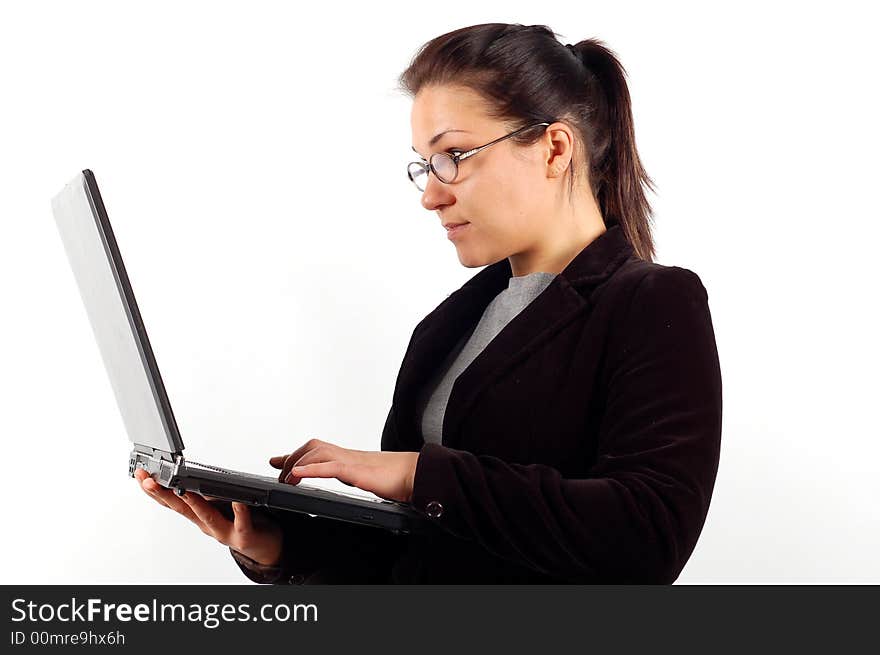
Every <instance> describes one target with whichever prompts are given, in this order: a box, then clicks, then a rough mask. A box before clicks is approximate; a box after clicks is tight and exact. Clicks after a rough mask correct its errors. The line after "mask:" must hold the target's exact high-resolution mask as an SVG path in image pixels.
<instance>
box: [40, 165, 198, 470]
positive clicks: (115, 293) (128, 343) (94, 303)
mask: <svg viewBox="0 0 880 655" xmlns="http://www.w3.org/2000/svg"><path fill="white" fill-rule="evenodd" d="M52 211H53V213H54V214H55V222H56V224H57V225H58V231H59V232H60V233H61V240H62V241H63V242H64V249H65V250H66V251H67V258H68V260H69V262H70V267H71V269H73V274H74V277H75V278H76V282H77V285H78V286H79V291H80V295H81V296H82V300H83V304H85V307H86V312H87V313H88V316H89V321H90V322H91V324H92V331H93V332H94V334H95V340H96V341H97V342H98V348H99V350H100V351H101V356H102V358H103V359H104V367H105V368H106V369H107V375H108V376H109V377H110V384H111V385H112V387H113V392H114V394H115V395H116V403H117V404H118V405H119V411H120V412H121V414H122V420H123V422H124V424H125V429H126V430H127V431H128V438H129V439H130V440H131V442H132V443H134V444H136V445H139V446H149V447H151V448H156V449H158V450H162V451H165V452H168V453H170V454H171V455H177V454H180V452H181V451H182V450H183V440H182V439H181V438H180V433H179V432H178V430H177V423H176V421H175V420H174V414H173V413H172V411H171V404H170V403H169V402H168V396H167V394H166V393H165V385H164V384H163V383H162V377H161V376H160V375H159V369H158V367H157V366H156V360H155V358H154V357H153V350H152V348H151V347H150V341H149V339H148V338H147V331H146V329H145V328H144V324H143V321H142V320H141V315H140V312H139V311H138V307H137V303H136V302H135V298H134V293H133V292H132V290H131V284H130V283H129V280H128V275H127V274H126V272H125V266H124V265H123V263H122V256H121V255H120V253H119V248H118V246H117V245H116V239H115V238H114V236H113V230H112V229H111V227H110V220H109V219H108V217H107V211H106V210H105V208H104V202H103V201H102V200H101V194H100V192H99V191H98V185H97V183H96V182H95V176H94V175H93V174H92V172H91V171H89V170H85V171H83V172H82V173H80V174H79V175H77V176H76V177H75V178H74V179H73V180H71V181H70V183H69V184H68V185H67V186H66V187H64V189H63V190H62V191H61V192H60V193H59V194H58V195H57V196H55V197H54V198H53V199H52Z"/></svg>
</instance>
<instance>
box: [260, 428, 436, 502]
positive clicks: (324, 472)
mask: <svg viewBox="0 0 880 655" xmlns="http://www.w3.org/2000/svg"><path fill="white" fill-rule="evenodd" d="M418 461H419V454H418V453H413V452H406V453H397V452H388V451H381V452H373V451H367V450H350V449H348V448H342V447H340V446H336V445H334V444H332V443H327V442H326V441H320V440H318V439H310V440H309V441H308V442H306V443H305V444H304V445H302V446H300V447H299V448H298V449H297V450H295V451H293V452H292V453H290V454H289V455H278V456H277V457H273V458H272V459H270V460H269V464H271V465H272V466H273V467H275V468H277V469H281V474H280V475H279V476H278V480H279V481H280V482H289V483H290V484H297V483H299V481H300V480H301V479H302V478H336V479H337V480H341V481H342V482H345V483H346V484H349V485H352V486H354V487H357V488H359V489H363V490H364V491H369V492H370V493H374V494H376V495H377V496H380V497H382V498H386V499H388V500H398V501H401V502H404V503H408V502H410V501H411V500H412V493H413V480H414V479H415V476H416V464H417V463H418Z"/></svg>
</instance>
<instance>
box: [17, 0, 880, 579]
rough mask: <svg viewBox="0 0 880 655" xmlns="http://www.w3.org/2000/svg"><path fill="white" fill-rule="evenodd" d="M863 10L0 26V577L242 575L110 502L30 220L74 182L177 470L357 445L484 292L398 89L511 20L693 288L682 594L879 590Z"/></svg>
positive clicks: (80, 333)
mask: <svg viewBox="0 0 880 655" xmlns="http://www.w3.org/2000/svg"><path fill="white" fill-rule="evenodd" d="M302 6H309V3H303V5H302ZM380 6H381V9H379V8H378V7H380ZM477 6H479V7H480V8H479V9H477V8H476V7H477ZM861 6H862V3H852V4H849V3H842V2H836V3H832V4H827V5H825V6H819V5H806V4H804V3H791V4H790V5H782V4H777V5H769V6H768V5H767V4H763V5H762V6H760V8H759V5H758V4H754V5H750V6H749V5H745V4H743V3H737V4H736V5H731V6H730V7H731V8H730V9H728V10H721V9H718V8H715V6H714V5H706V4H705V3H694V4H692V5H683V4H675V3H668V2H663V3H648V2H645V3H625V2H614V3H608V2H602V3H598V2H595V3H594V2H585V1H580V2H576V3H536V2H534V1H533V0H530V1H528V2H512V1H510V0H506V1H504V2H481V3H473V2H450V1H449V0H444V2H441V3H417V2H412V1H411V0H410V1H407V2H401V3H398V4H392V3H381V5H375V6H373V5H372V3H368V4H366V5H365V6H362V7H361V8H359V9H356V8H354V7H346V6H344V5H340V4H339V3H322V4H320V6H319V7H318V8H315V7H314V6H312V7H310V8H308V9H302V8H301V7H300V8H298V7H297V6H296V4H295V3H293V2H285V3H281V2H277V3H270V2H247V3H245V2H237V3H221V2H210V3H208V2H205V3H196V2H155V1H154V2H150V3H141V4H135V3H129V2H77V3H68V2H57V3H55V2H18V3H11V2H4V3H3V4H2V5H0V7H2V9H0V94H2V97H0V219H2V231H0V281H2V320H0V367H2V373H0V403H2V413H0V416H2V424H0V425H2V439H3V455H4V456H3V459H2V485H3V487H2V492H3V493H2V501H0V502H2V506H3V513H2V522H3V526H4V529H3V537H2V539H0V567H2V568H0V573H2V579H0V581H2V582H3V583H20V582H37V583H68V582H76V583H103V582H106V583H123V582H143V583H147V582H172V583H174V582H209V583H215V582H216V583H220V582H246V580H245V578H244V577H243V576H242V575H241V574H240V572H239V571H238V568H237V567H236V566H235V565H234V564H233V562H232V560H231V559H230V558H229V556H228V553H227V551H226V549H225V548H224V547H222V546H220V545H219V544H217V543H216V542H213V541H211V540H209V539H208V538H206V537H204V536H203V535H202V534H201V533H200V532H198V530H197V529H196V528H195V527H194V526H192V525H191V524H189V523H187V522H186V521H185V520H183V519H181V518H180V517H179V516H177V515H174V514H172V513H171V512H169V511H168V510H165V509H163V508H160V507H159V506H158V505H156V504H155V503H153V502H151V501H149V499H147V498H146V497H145V496H143V494H142V492H141V491H140V490H139V489H138V486H137V484H136V483H135V482H134V481H133V480H131V479H129V478H127V477H126V471H127V458H128V450H129V444H128V441H127V439H126V436H125V432H124V428H123V425H122V421H121V418H120V416H119V413H118V410H117V408H116V404H115V401H114V398H113V394H112V392H111V388H110V385H109V383H108V381H107V378H106V374H105V372H104V369H103V365H102V362H101V358H100V356H99V353H98V350H97V347H96V345H95V342H94V339H93V337H92V333H91V328H90V326H89V324H88V320H87V317H86V314H85V311H84V309H83V307H82V305H81V301H80V298H79V294H78V292H77V290H76V286H75V283H74V279H73V276H72V274H71V272H70V270H69V267H68V264H67V260H66V257H65V254H64V251H63V249H62V246H61V241H60V239H59V237H58V234H57V231H56V228H55V225H54V221H53V219H52V215H51V211H50V204H49V201H50V198H51V197H52V196H53V195H54V194H55V193H56V192H57V191H58V190H60V189H61V187H62V186H63V185H64V184H65V183H66V182H67V181H68V180H69V179H71V178H72V177H73V175H74V174H75V173H77V172H78V171H79V170H81V169H83V168H91V169H92V170H94V171H95V174H96V176H97V179H98V182H99V184H100V187H101V190H102V193H103V195H104V200H105V202H106V205H107V208H108V211H109V214H110V217H111V219H112V221H113V226H114V229H115V231H116V236H117V239H118V241H119V244H120V247H121V250H122V252H123V254H124V256H125V261H126V264H127V267H128V271H129V275H130V277H131V280H132V283H133V286H134V289H135V292H136V294H137V298H138V302H139V304H140V308H141V311H142V314H143V316H144V319H145V323H146V325H147V328H148V330H149V332H150V337H151V340H152V344H153V348H154V350H155V353H156V357H157V360H158V363H159V367H160V369H161V371H162V374H163V376H164V378H165V382H166V386H167V388H168V392H169V395H170V398H171V400H172V403H173V406H174V410H175V413H176V416H177V420H178V423H179V426H180V430H181V433H182V434H183V437H184V440H185V442H186V446H187V454H188V455H189V456H190V457H191V458H192V459H195V460H197V461H205V462H209V463H215V464H221V465H226V466H229V467H233V468H241V469H245V470H252V471H254V472H260V471H265V472H267V473H268V472H269V471H268V467H267V464H266V460H267V458H268V457H269V456H270V455H273V454H278V453H282V452H288V451H289V450H291V449H292V448H294V447H296V446H298V445H300V444H301V443H302V442H303V441H304V440H306V439H307V438H309V437H312V436H315V437H319V438H323V439H327V440H331V441H336V442H338V443H340V444H343V445H347V446H350V447H356V448H364V449H377V448H378V446H379V437H380V434H381V430H382V425H383V422H384V419H385V416H386V413H387V411H388V408H389V405H390V402H391V393H392V390H393V387H394V382H395V378H396V375H397V371H398V368H399V366H400V361H401V358H402V356H403V352H404V350H405V347H406V344H407V342H408V340H409V336H410V334H411V332H412V329H413V328H414V327H415V325H416V323H417V322H418V321H419V320H421V318H422V317H423V316H424V315H425V314H427V313H428V312H429V311H431V310H432V309H433V308H434V307H435V306H436V305H438V304H439V303H440V302H441V301H442V300H443V299H444V298H445V297H446V295H447V294H449V293H451V292H452V291H453V290H455V289H457V288H458V287H459V286H460V285H461V284H462V283H463V282H464V281H465V280H467V279H468V278H470V277H471V276H472V275H473V274H475V273H476V272H477V271H476V270H474V269H465V268H463V267H462V266H461V265H460V264H459V263H458V260H457V258H456V255H455V249H454V246H453V245H452V244H451V243H450V242H449V241H448V240H447V239H446V237H445V233H444V231H443V230H442V228H441V227H440V225H439V221H438V219H437V217H436V215H434V214H432V213H429V212H426V211H425V210H424V209H422V208H421V206H420V205H419V196H418V193H417V192H416V191H415V190H414V189H413V188H412V187H411V185H410V183H409V182H408V181H407V180H406V178H405V174H404V167H405V164H406V162H408V161H410V159H411V155H412V152H411V150H410V145H411V132H410V125H409V110H410V101H409V100H408V99H407V98H405V97H404V96H403V95H402V94H400V93H399V92H397V91H396V90H395V86H396V82H397V76H398V75H399V74H400V72H401V71H402V70H403V69H404V68H405V67H406V65H407V64H408V62H409V60H410V58H411V57H412V55H413V54H414V53H415V52H416V50H417V48H418V47H419V46H421V45H422V44H423V43H424V42H425V41H427V40H429V39H430V38H432V37H434V36H437V35H439V34H442V33H444V32H447V31H449V30H452V29H455V28H458V27H463V26H465V25H471V24H476V23H483V22H496V21H500V22H518V23H524V24H532V23H539V24H546V25H548V26H549V27H551V29H554V30H555V31H556V32H557V33H558V34H559V35H560V36H559V38H560V40H561V41H562V42H571V43H575V42H577V41H579V40H581V39H584V38H587V37H598V38H600V39H602V40H604V41H605V42H606V43H607V44H608V45H609V46H610V47H611V48H612V49H613V50H615V51H616V52H617V54H618V55H619V56H620V58H621V60H622V62H623V64H624V66H625V67H626V69H627V71H628V73H629V84H630V90H631V93H632V96H633V105H634V114H635V124H636V135H637V144H638V147H639V150H640V153H641V156H642V159H643V161H644V163H645V165H646V167H647V169H648V172H649V174H650V175H652V177H653V178H654V179H655V181H656V182H657V185H658V194H657V196H656V197H653V196H652V202H653V205H654V208H655V225H656V239H657V244H658V261H659V262H660V263H662V264H667V265H678V266H682V267H685V268H690V269H691V270H694V271H695V272H697V273H698V274H699V275H700V277H701V279H702V281H703V283H704V285H705V286H706V288H707V290H708V292H709V301H710V307H711V311H712V316H713V320H714V325H715V330H716V337H717V343H718V350H719V355H720V359H721V366H722V374H723V384H724V428H723V439H722V440H723V449H722V455H721V465H720V471H719V474H718V480H717V485H716V487H715V494H714V497H713V501H712V506H711V510H710V513H709V517H708V519H707V522H706V526H705V529H704V531H703V534H702V537H701V539H700V542H699V544H698V545H697V548H696V550H695V552H694V554H693V556H692V557H691V560H690V561H689V563H688V565H687V567H686V568H685V570H684V572H683V573H682V575H681V577H680V578H679V582H680V583H700V584H702V583H844V582H852V583H862V582H872V583H880V558H877V556H876V553H877V552H880V510H878V502H880V475H878V468H880V464H878V462H880V444H878V432H880V431H878V428H877V422H876V421H877V412H876V407H877V400H876V394H877V388H878V385H877V382H876V377H875V374H876V371H877V364H878V348H877V341H876V335H877V334H878V333H880V326H878V319H877V309H876V308H877V300H876V297H877V293H876V289H875V287H876V280H877V273H876V267H875V265H874V264H873V263H872V261H871V260H872V259H873V257H874V256H875V255H876V251H877V244H878V238H880V231H878V227H877V224H878V210H877V204H876V201H875V197H874V189H875V188H876V177H877V175H876V173H877V164H876V156H877V151H878V148H877V146H878V129H877V122H876V121H877V116H878V115H880V107H878V103H877V100H876V98H875V96H874V94H875V92H876V86H877V85H876V80H877V76H876V64H877V62H878V52H877V48H876V46H872V45H870V44H869V43H870V41H871V40H873V37H874V35H873V33H872V32H873V25H874V23H873V21H871V20H869V16H867V15H866V14H864V13H863V12H862V10H861V9H858V7H861ZM566 7H568V8H566ZM710 7H711V8H710ZM875 43H876V41H875ZM343 488H344V487H343Z"/></svg>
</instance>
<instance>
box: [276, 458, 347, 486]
mask: <svg viewBox="0 0 880 655" xmlns="http://www.w3.org/2000/svg"><path fill="white" fill-rule="evenodd" d="M290 475H291V477H297V478H337V479H338V480H340V481H342V482H349V483H351V484H353V485H355V486H357V482H356V481H355V480H354V479H353V475H352V467H350V466H347V465H346V464H344V463H343V462H340V461H332V462H317V463H315V464H305V465H304V466H294V467H293V468H292V469H291V470H290Z"/></svg>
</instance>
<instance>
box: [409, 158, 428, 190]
mask: <svg viewBox="0 0 880 655" xmlns="http://www.w3.org/2000/svg"><path fill="white" fill-rule="evenodd" d="M406 172H407V174H408V175H409V179H410V180H412V182H413V184H415V185H416V187H417V188H418V190H419V191H424V190H425V187H426V186H427V185H428V169H427V168H426V167H425V165H424V164H421V163H419V162H417V161H414V162H412V163H411V164H410V165H409V166H407V167H406Z"/></svg>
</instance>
